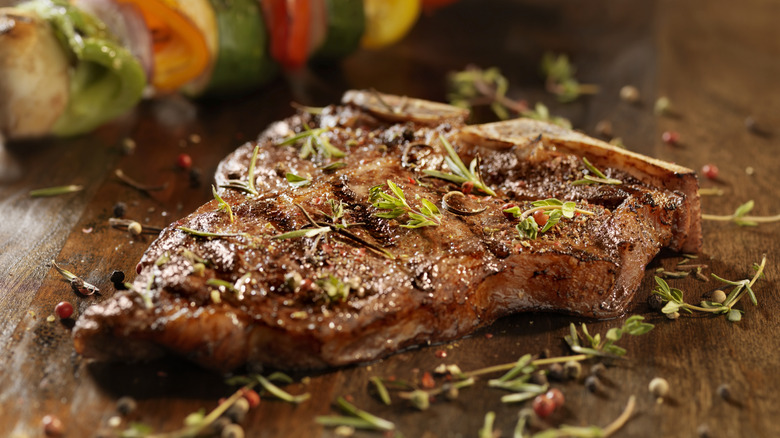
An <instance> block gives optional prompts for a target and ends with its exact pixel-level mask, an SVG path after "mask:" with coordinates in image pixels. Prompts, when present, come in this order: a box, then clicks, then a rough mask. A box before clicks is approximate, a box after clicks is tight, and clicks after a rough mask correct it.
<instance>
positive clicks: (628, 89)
mask: <svg viewBox="0 0 780 438" xmlns="http://www.w3.org/2000/svg"><path fill="white" fill-rule="evenodd" d="M620 98H621V99H622V100H623V101H625V102H629V103H636V102H639V89H638V88H636V87H635V86H633V85H626V86H624V87H623V88H621V89H620Z"/></svg>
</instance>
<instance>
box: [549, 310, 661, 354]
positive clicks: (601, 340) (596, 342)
mask: <svg viewBox="0 0 780 438" xmlns="http://www.w3.org/2000/svg"><path fill="white" fill-rule="evenodd" d="M644 319H645V318H644V317H643V316H640V315H634V316H631V317H629V318H628V319H626V322H625V323H623V326H621V327H613V328H611V329H609V330H607V333H606V335H604V336H603V337H602V336H601V334H598V333H597V334H596V335H591V334H590V333H589V332H588V327H587V326H586V325H585V324H584V323H583V324H582V325H581V330H582V340H581V339H580V333H579V332H578V331H577V327H576V326H575V325H574V323H571V324H570V325H569V330H570V334H569V335H567V336H565V337H564V339H565V340H566V343H567V344H569V347H570V348H571V350H572V351H573V352H575V353H581V354H587V355H588V356H603V357H612V358H615V357H621V356H624V355H625V354H626V349H625V348H623V347H620V346H618V345H615V343H616V342H617V341H619V340H620V339H621V338H622V337H623V335H631V336H639V335H643V334H645V333H647V332H649V331H650V330H652V329H653V327H654V325H653V324H650V323H646V322H643V321H644Z"/></svg>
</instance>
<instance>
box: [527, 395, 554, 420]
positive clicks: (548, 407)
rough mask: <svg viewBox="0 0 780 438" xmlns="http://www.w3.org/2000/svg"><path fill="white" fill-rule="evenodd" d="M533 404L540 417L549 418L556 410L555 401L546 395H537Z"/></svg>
mask: <svg viewBox="0 0 780 438" xmlns="http://www.w3.org/2000/svg"><path fill="white" fill-rule="evenodd" d="M532 406H533V408H534V412H535V413H536V415H538V416H539V417H540V418H547V417H549V416H550V414H552V413H553V411H555V402H554V401H553V400H552V399H550V398H548V397H546V396H544V395H537V396H536V397H535V398H534V401H533V404H532Z"/></svg>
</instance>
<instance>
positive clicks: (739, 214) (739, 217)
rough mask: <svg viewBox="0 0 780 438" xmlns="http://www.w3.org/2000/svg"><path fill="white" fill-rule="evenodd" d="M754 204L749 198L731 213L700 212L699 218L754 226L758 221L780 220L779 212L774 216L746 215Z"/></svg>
mask: <svg viewBox="0 0 780 438" xmlns="http://www.w3.org/2000/svg"><path fill="white" fill-rule="evenodd" d="M754 206H755V202H753V200H752V199H751V200H750V201H748V202H746V203H744V204H742V205H740V206H739V207H737V209H736V210H734V213H733V214H729V215H725V216H721V215H715V214H702V215H701V218H702V219H704V220H710V221H721V222H734V223H735V224H737V225H740V226H743V227H754V226H757V225H758V224H759V223H767V222H780V214H776V215H774V216H748V213H750V211H751V210H753V207H754Z"/></svg>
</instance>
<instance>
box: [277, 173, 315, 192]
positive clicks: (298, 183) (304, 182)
mask: <svg viewBox="0 0 780 438" xmlns="http://www.w3.org/2000/svg"><path fill="white" fill-rule="evenodd" d="M284 177H285V178H287V182H288V183H290V185H291V186H293V187H295V188H298V187H306V186H308V185H309V184H311V179H309V178H304V177H302V176H299V175H296V174H294V173H290V172H287V174H286V175H285V176H284Z"/></svg>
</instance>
